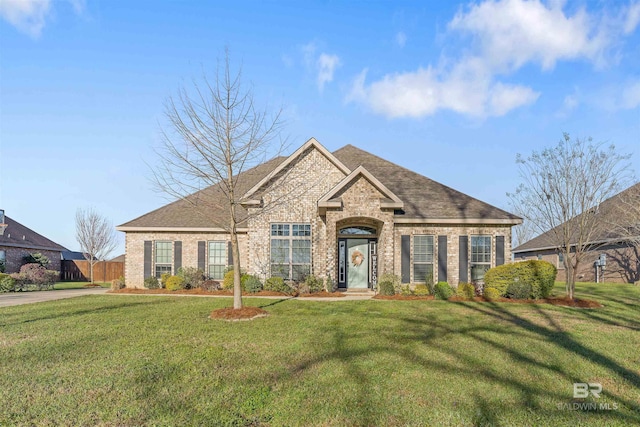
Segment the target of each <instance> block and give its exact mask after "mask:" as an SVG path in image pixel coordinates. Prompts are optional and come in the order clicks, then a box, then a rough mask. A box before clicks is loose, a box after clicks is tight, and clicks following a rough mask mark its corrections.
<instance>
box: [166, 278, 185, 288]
mask: <svg viewBox="0 0 640 427" xmlns="http://www.w3.org/2000/svg"><path fill="white" fill-rule="evenodd" d="M164 287H165V288H167V290H168V291H177V290H178V289H182V288H183V287H184V279H183V278H182V277H180V276H170V277H169V278H168V279H167V281H166V282H165V283H164Z"/></svg>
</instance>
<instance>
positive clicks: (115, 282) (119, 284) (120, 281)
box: [111, 276, 125, 291]
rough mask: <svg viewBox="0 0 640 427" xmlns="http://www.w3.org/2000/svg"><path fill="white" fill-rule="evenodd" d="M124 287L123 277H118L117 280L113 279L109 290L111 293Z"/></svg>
mask: <svg viewBox="0 0 640 427" xmlns="http://www.w3.org/2000/svg"><path fill="white" fill-rule="evenodd" d="M124 287H125V284H124V277H123V276H120V277H118V278H117V279H113V280H112V281H111V290H112V291H117V290H119V289H123V288H124Z"/></svg>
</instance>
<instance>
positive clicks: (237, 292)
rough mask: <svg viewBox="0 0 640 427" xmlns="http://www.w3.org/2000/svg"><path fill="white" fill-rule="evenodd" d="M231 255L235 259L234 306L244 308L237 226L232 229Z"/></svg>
mask: <svg viewBox="0 0 640 427" xmlns="http://www.w3.org/2000/svg"><path fill="white" fill-rule="evenodd" d="M231 256H232V259H233V308H234V309H240V308H242V285H241V284H242V282H241V279H242V275H241V274H240V248H239V245H238V234H237V233H236V229H235V226H234V227H233V229H232V230H231Z"/></svg>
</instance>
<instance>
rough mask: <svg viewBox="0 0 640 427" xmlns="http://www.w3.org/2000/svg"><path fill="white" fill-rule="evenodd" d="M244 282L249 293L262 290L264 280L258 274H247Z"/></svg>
mask: <svg viewBox="0 0 640 427" xmlns="http://www.w3.org/2000/svg"><path fill="white" fill-rule="evenodd" d="M245 277H246V279H245V282H244V289H245V290H246V291H247V292H249V293H252V294H253V293H256V292H260V291H261V290H262V282H261V281H260V279H258V278H257V277H256V276H254V275H251V274H247V275H245Z"/></svg>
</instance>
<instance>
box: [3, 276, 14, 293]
mask: <svg viewBox="0 0 640 427" xmlns="http://www.w3.org/2000/svg"><path fill="white" fill-rule="evenodd" d="M15 286H16V279H14V278H13V277H11V276H10V275H8V274H4V273H0V292H12V291H14V290H15Z"/></svg>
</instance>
